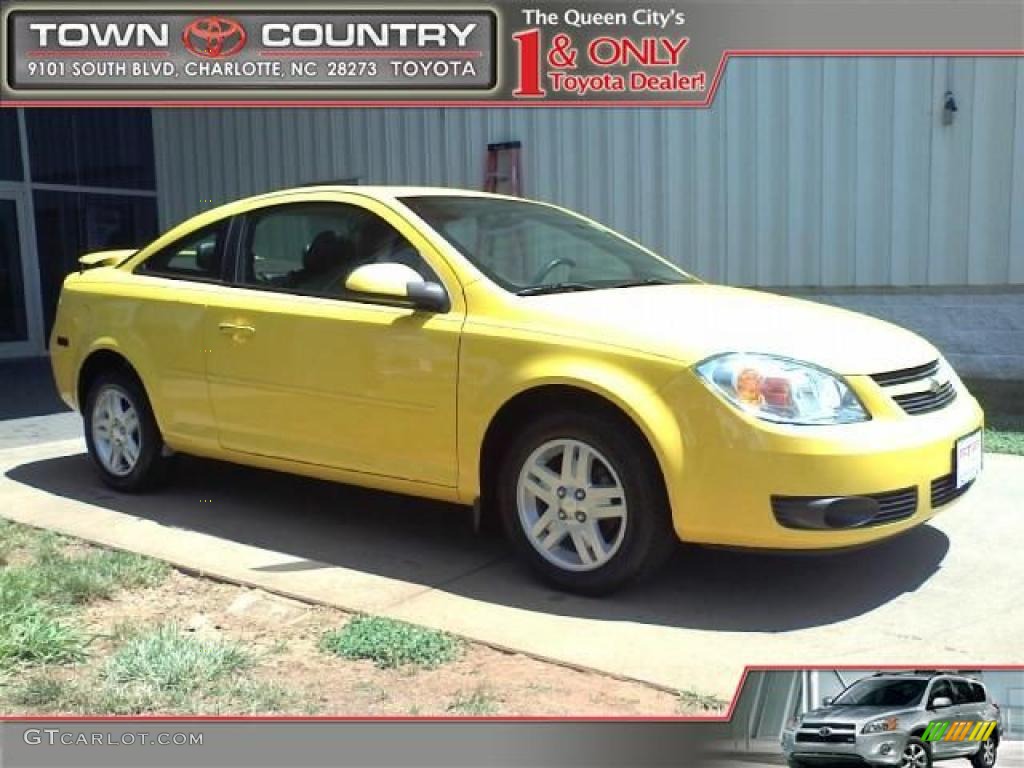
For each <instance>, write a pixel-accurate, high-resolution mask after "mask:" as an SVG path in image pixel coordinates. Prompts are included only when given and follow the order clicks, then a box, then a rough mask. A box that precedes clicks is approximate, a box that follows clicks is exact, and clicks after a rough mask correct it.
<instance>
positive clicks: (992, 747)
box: [981, 737, 996, 765]
mask: <svg viewBox="0 0 1024 768" xmlns="http://www.w3.org/2000/svg"><path fill="white" fill-rule="evenodd" d="M981 762H982V765H995V764H996V743H995V741H994V740H993V739H992V738H991V737H989V738H988V739H986V740H985V743H984V744H982V745H981Z"/></svg>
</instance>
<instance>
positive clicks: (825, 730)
mask: <svg viewBox="0 0 1024 768" xmlns="http://www.w3.org/2000/svg"><path fill="white" fill-rule="evenodd" d="M818 735H819V736H821V738H823V739H825V738H828V737H829V736H831V735H832V729H831V728H829V727H828V726H827V725H826V726H825V727H824V728H819V729H818Z"/></svg>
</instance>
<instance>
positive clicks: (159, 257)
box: [141, 221, 227, 280]
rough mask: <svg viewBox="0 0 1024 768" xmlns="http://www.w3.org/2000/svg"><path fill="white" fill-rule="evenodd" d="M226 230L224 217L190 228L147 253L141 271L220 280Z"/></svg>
mask: <svg viewBox="0 0 1024 768" xmlns="http://www.w3.org/2000/svg"><path fill="white" fill-rule="evenodd" d="M226 232H227V222H225V221H220V222H217V223H216V224H214V225H212V226H209V227H206V228H204V229H202V230H200V231H199V232H194V233H192V234H191V235H188V236H187V237H185V238H184V239H182V240H179V241H178V242H177V243H175V244H174V245H171V246H169V247H167V248H164V249H163V250H162V251H160V252H159V253H156V254H154V255H153V256H150V257H149V258H148V259H146V261H145V262H143V264H142V268H141V271H142V272H145V273H147V274H155V275H165V276H168V277H183V278H187V279H190V280H220V279H221V275H222V271H221V267H222V260H223V256H224V236H225V234H226Z"/></svg>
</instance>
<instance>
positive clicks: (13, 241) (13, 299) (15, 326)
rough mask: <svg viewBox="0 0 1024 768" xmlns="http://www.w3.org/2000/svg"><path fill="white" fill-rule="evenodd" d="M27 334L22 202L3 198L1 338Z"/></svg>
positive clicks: (0, 218)
mask: <svg viewBox="0 0 1024 768" xmlns="http://www.w3.org/2000/svg"><path fill="white" fill-rule="evenodd" d="M25 338H27V336H26V328H25V290H24V285H23V284H22V281H21V247H20V243H19V240H18V205H17V203H15V202H14V201H13V200H10V199H3V198H0V341H20V340H22V339H25Z"/></svg>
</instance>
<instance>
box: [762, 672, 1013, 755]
mask: <svg viewBox="0 0 1024 768" xmlns="http://www.w3.org/2000/svg"><path fill="white" fill-rule="evenodd" d="M991 721H995V726H994V727H992V728H991V730H990V731H989V733H987V734H986V733H985V731H986V730H988V729H987V728H984V727H982V728H980V729H979V730H978V731H977V735H979V736H982V737H984V738H983V740H980V741H971V740H968V739H969V738H970V737H971V736H972V735H973V734H974V733H975V726H973V725H972V726H970V728H969V729H967V732H966V734H965V737H964V739H963V740H962V741H961V740H952V739H950V740H948V741H947V740H940V741H933V740H931V739H929V740H928V741H922V739H921V737H922V736H924V735H925V731H926V729H928V726H929V725H930V724H931V723H944V722H948V723H950V724H951V725H950V728H952V727H953V726H952V723H955V722H960V723H966V722H973V723H983V722H991ZM959 728H960V729H961V730H964V729H966V726H960V727H959ZM1000 729H1001V723H1000V722H999V707H998V706H996V704H995V703H994V702H993V701H992V699H991V697H990V696H989V694H988V691H987V690H986V689H985V686H984V685H983V684H982V683H981V682H979V681H978V680H975V679H973V678H970V677H964V676H962V675H953V674H946V673H933V672H910V673H888V674H887V673H880V674H876V675H873V676H871V677H865V678H863V679H861V680H858V681H857V682H855V683H854V684H853V685H851V686H850V687H849V688H847V689H846V690H845V691H843V692H842V693H840V694H839V695H838V696H836V697H835V699H831V698H826V699H825V701H824V706H822V708H821V709H815V710H811V711H810V712H805V713H804V714H803V715H799V716H797V717H794V718H793V719H792V720H790V722H789V723H787V724H786V727H785V730H784V731H783V733H782V751H783V752H784V753H785V755H786V760H787V761H788V762H789V765H790V766H792V767H793V768H796V767H797V766H811V765H827V764H830V763H838V764H842V765H850V764H851V763H852V764H854V765H857V764H860V765H889V766H901V768H928V767H929V766H930V765H931V764H932V761H933V760H947V759H950V758H954V757H966V758H969V759H970V761H971V762H972V763H973V764H974V766H975V768H992V766H994V765H995V764H996V750H997V749H998V748H999V735H1000ZM933 731H934V729H933Z"/></svg>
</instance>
